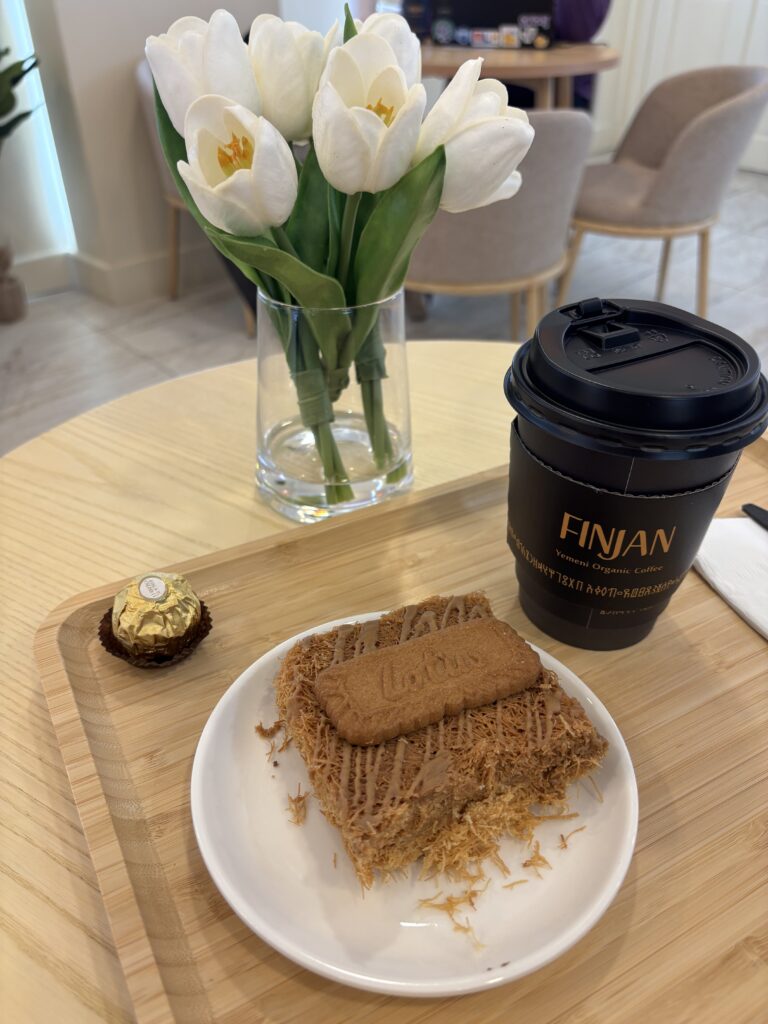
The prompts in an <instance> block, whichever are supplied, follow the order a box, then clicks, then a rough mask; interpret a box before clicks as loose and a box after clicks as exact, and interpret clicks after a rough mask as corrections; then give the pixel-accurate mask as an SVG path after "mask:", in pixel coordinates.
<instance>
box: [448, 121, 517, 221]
mask: <svg viewBox="0 0 768 1024" xmlns="http://www.w3.org/2000/svg"><path fill="white" fill-rule="evenodd" d="M532 141H533V129H532V128H531V127H530V125H527V124H524V123H523V122H522V121H520V120H519V119H517V118H507V117H494V118H490V119H489V120H487V121H481V122H479V123H478V124H475V125H473V126H472V127H470V128H467V129H466V130H465V131H461V132H459V133H458V134H457V135H455V136H454V137H453V138H452V139H450V140H449V141H448V142H447V143H446V146H445V155H446V168H445V183H444V186H443V197H442V200H441V203H440V205H441V206H442V208H443V209H444V210H448V211H449V212H450V213H462V212H463V211H464V210H473V209H475V208H476V207H479V206H485V205H486V204H487V203H489V202H491V197H492V196H493V195H494V193H496V192H497V191H498V190H499V188H500V187H501V186H502V185H503V183H504V182H505V181H506V180H507V178H508V177H509V175H510V174H511V173H512V171H514V170H515V168H516V167H517V165H518V164H519V163H520V161H521V160H522V159H523V157H524V156H525V154H526V153H527V152H528V149H529V147H530V145H531V142H532Z"/></svg>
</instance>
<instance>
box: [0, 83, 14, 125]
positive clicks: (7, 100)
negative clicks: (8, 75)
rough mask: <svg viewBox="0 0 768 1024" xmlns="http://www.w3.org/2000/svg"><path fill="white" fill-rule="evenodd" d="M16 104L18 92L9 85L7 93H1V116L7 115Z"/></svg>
mask: <svg viewBox="0 0 768 1024" xmlns="http://www.w3.org/2000/svg"><path fill="white" fill-rule="evenodd" d="M15 106H16V94H15V93H14V91H13V89H12V88H11V87H10V86H9V87H8V89H6V91H5V93H4V94H2V95H0V117H7V116H8V115H9V114H10V112H11V111H12V110H13V108H14V107H15Z"/></svg>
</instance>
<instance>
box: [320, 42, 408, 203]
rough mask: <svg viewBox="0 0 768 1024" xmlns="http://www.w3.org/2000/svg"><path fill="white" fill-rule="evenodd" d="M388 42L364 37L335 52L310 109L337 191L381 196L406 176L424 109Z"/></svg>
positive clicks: (323, 167)
mask: <svg viewBox="0 0 768 1024" xmlns="http://www.w3.org/2000/svg"><path fill="white" fill-rule="evenodd" d="M426 100H427V97H426V93H425V92H424V87H423V85H421V84H420V83H419V84H416V85H412V86H411V87H410V88H408V85H407V82H406V78H405V74H404V72H403V70H402V68H401V67H400V66H399V64H398V62H397V58H396V57H395V53H394V51H393V49H392V47H391V46H390V44H389V43H388V42H387V41H386V40H385V39H383V38H382V37H381V36H378V35H375V34H373V33H361V34H359V35H356V36H353V37H352V38H351V39H349V40H348V41H347V42H346V43H344V45H343V46H339V47H337V48H336V49H335V50H333V51H332V52H331V54H330V56H329V58H328V64H327V65H326V68H325V71H324V72H323V75H322V78H321V79H320V88H319V90H318V92H317V95H316V96H315V102H314V105H313V108H312V135H313V138H314V142H315V150H316V152H317V159H318V162H319V164H320V168H321V170H322V172H323V174H324V175H325V178H326V180H327V181H329V182H330V183H331V185H333V187H334V188H337V189H338V190H339V191H340V192H346V193H347V195H353V194H354V193H356V192H381V191H383V190H384V189H387V188H390V187H391V186H392V185H394V184H395V182H396V181H399V180H400V178H402V176H403V175H404V174H405V173H406V171H407V170H408V168H409V166H410V163H411V159H412V157H413V153H414V150H415V148H416V143H417V141H418V137H419V128H420V125H421V118H422V115H423V114H424V106H425V104H426Z"/></svg>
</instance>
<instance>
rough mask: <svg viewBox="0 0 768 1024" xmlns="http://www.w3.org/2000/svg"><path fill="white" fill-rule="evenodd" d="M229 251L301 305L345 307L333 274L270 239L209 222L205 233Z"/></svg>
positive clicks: (225, 250) (342, 294)
mask: <svg viewBox="0 0 768 1024" xmlns="http://www.w3.org/2000/svg"><path fill="white" fill-rule="evenodd" d="M205 233H206V234H207V235H208V237H209V238H210V239H211V241H215V243H216V244H217V246H218V247H219V248H220V249H221V250H222V251H223V252H226V253H227V254H230V253H231V255H232V256H234V258H235V259H237V260H242V262H244V263H247V264H248V265H249V266H251V267H255V269H256V270H259V271H261V272H262V273H267V274H271V276H272V277H274V278H276V279H277V280H278V281H279V282H280V283H281V284H283V285H285V287H286V288H287V289H288V290H289V291H290V293H291V295H293V296H294V298H295V299H296V301H297V302H298V304H299V305H300V306H307V307H310V308H317V307H319V308H321V309H338V308H339V307H341V306H344V304H345V303H344V292H343V291H342V289H341V285H340V284H339V282H338V281H336V280H335V279H334V278H332V277H327V276H326V275H325V274H321V273H319V272H318V271H316V270H313V269H312V267H308V266H307V265H306V263H302V261H301V260H299V259H297V258H296V257H295V256H291V254H290V253H288V252H284V251H283V250H282V249H279V248H278V247H277V246H276V245H275V244H274V243H273V242H271V241H270V240H269V239H266V238H263V237H259V238H240V237H238V236H236V235H228V234H227V233H226V232H225V231H219V229H218V228H215V227H213V225H209V227H208V228H207V229H206V232H205Z"/></svg>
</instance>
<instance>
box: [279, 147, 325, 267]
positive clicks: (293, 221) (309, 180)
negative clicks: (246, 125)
mask: <svg viewBox="0 0 768 1024" xmlns="http://www.w3.org/2000/svg"><path fill="white" fill-rule="evenodd" d="M328 188H329V185H328V182H327V181H326V180H325V178H324V177H323V172H322V171H321V170H320V164H319V163H318V162H317V156H316V154H315V148H314V146H313V145H312V144H311V143H310V146H309V149H308V151H307V155H306V158H305V160H304V163H303V165H302V166H301V169H300V172H299V192H298V195H297V197H296V203H295V205H294V207H293V211H292V213H291V216H290V217H289V218H288V222H287V223H286V225H285V231H286V234H287V235H288V238H289V239H290V241H291V244H292V245H293V247H294V249H295V250H296V252H297V254H298V256H299V259H301V260H302V262H304V263H306V264H307V265H308V266H310V267H312V269H313V270H319V271H320V272H321V273H322V272H325V269H326V262H327V259H328V242H329V233H330V232H329V223H328Z"/></svg>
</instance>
